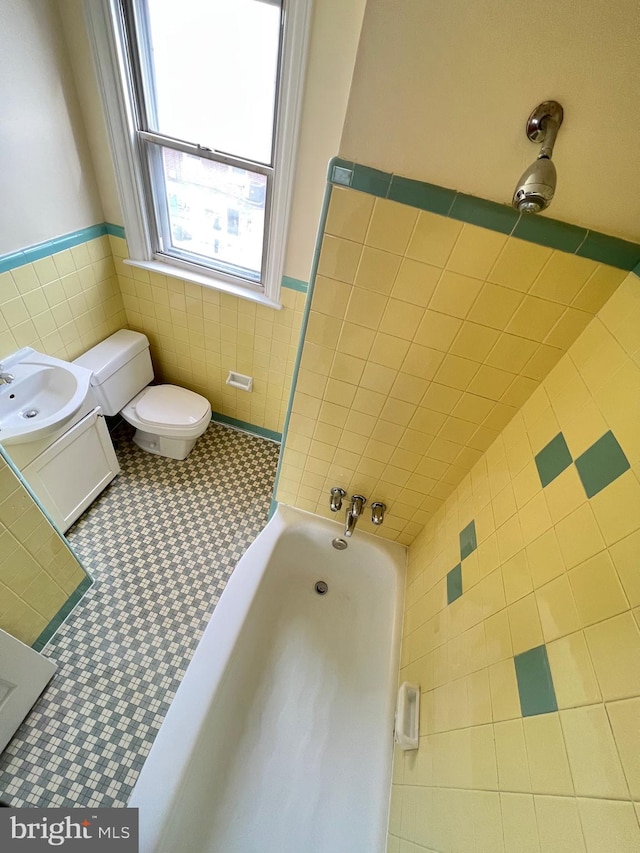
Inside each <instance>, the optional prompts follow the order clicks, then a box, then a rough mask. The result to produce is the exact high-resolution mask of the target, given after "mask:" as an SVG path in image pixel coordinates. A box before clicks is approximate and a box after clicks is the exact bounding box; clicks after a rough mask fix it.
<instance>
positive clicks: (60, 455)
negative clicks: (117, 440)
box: [22, 407, 120, 533]
mask: <svg viewBox="0 0 640 853" xmlns="http://www.w3.org/2000/svg"><path fill="white" fill-rule="evenodd" d="M119 471H120V466H119V465H118V460H117V458H116V454H115V451H114V449H113V444H112V442H111V437H110V435H109V431H108V429H107V425H106V423H105V419H104V416H103V415H102V412H101V409H100V408H99V407H96V408H94V409H92V410H91V411H90V412H89V413H88V414H85V415H84V417H83V418H82V419H81V420H80V421H78V422H77V423H75V424H74V425H73V426H72V427H71V428H70V429H68V430H67V431H66V432H64V433H63V434H62V435H61V436H60V437H59V438H57V439H56V440H55V441H54V442H53V444H50V445H49V446H48V447H47V448H46V449H44V450H43V451H42V452H41V453H40V454H39V455H38V456H37V457H36V458H35V459H33V461H31V462H29V464H28V465H26V466H25V467H23V468H22V475H23V477H24V478H25V480H26V481H27V483H28V484H29V485H30V486H31V488H32V489H33V491H34V492H35V494H36V495H37V496H38V499H39V500H40V503H41V504H42V505H43V507H44V508H45V509H46V511H47V512H48V513H49V515H50V516H51V518H52V520H53V521H54V522H55V524H56V525H57V527H58V528H59V529H60V530H61V531H62V532H63V533H64V531H65V530H67V529H68V528H69V527H70V526H71V525H72V524H73V522H74V521H75V520H76V519H77V518H78V517H79V516H80V515H81V513H82V512H84V510H85V509H86V508H87V507H88V506H89V504H90V503H91V502H92V501H93V500H95V498H96V497H97V496H98V495H99V494H100V492H101V491H102V490H103V489H104V488H105V486H107V485H108V484H109V483H110V482H111V480H113V478H114V477H115V476H116V474H117V473H118V472H119Z"/></svg>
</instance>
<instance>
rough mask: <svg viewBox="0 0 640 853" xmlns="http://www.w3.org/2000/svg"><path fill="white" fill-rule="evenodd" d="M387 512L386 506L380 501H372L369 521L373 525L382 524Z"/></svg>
mask: <svg viewBox="0 0 640 853" xmlns="http://www.w3.org/2000/svg"><path fill="white" fill-rule="evenodd" d="M386 511H387V505H386V504H383V503H382V501H374V502H373V503H372V504H371V521H372V522H373V524H376V525H378V524H382V522H383V521H384V514H385V512H386Z"/></svg>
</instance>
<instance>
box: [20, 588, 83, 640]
mask: <svg viewBox="0 0 640 853" xmlns="http://www.w3.org/2000/svg"><path fill="white" fill-rule="evenodd" d="M91 586H93V578H90V577H86V578H85V579H84V580H83V581H81V582H80V584H79V585H78V586H77V587H76V589H75V591H74V592H72V593H71V595H70V596H69V598H68V599H67V600H66V601H65V603H64V604H63V605H62V607H61V608H60V610H58V612H57V613H56V615H55V616H54V617H53V619H52V620H51V622H49V624H48V625H47V627H46V628H45V629H44V631H43V632H42V633H41V634H40V636H39V637H38V638H37V639H36V640H34V642H33V643H32V644H31V648H32V649H35V651H36V652H41V651H42V649H43V648H44V647H45V646H46V645H47V643H48V642H49V640H50V639H51V638H52V637H53V635H54V634H55V632H56V631H57V630H58V628H59V627H60V626H61V625H62V623H63V622H64V620H65V619H66V618H67V616H68V615H69V614H70V613H71V611H72V610H73V608H74V607H75V606H76V604H77V603H78V602H79V601H80V599H81V598H82V597H83V595H84V594H85V593H86V592H87V590H88V589H89V588H90V587H91Z"/></svg>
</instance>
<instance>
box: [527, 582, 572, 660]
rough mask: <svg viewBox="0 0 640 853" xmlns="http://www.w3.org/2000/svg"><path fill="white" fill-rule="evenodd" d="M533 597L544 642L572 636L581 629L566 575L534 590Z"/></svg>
mask: <svg viewBox="0 0 640 853" xmlns="http://www.w3.org/2000/svg"><path fill="white" fill-rule="evenodd" d="M535 597H536V602H537V604H538V613H539V614H540V623H541V625H542V634H543V636H544V639H545V642H547V643H548V642H551V640H557V639H558V637H564V636H566V635H567V634H572V633H573V632H574V631H577V630H578V628H581V627H582V625H581V621H580V618H579V616H578V611H577V609H576V605H575V602H574V599H573V594H572V592H571V587H570V585H569V581H568V580H567V577H566V575H561V576H560V577H559V578H555V580H552V581H550V582H549V583H548V584H545V585H544V586H541V587H539V588H538V589H536V593H535Z"/></svg>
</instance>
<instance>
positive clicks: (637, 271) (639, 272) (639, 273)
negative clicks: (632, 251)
mask: <svg viewBox="0 0 640 853" xmlns="http://www.w3.org/2000/svg"><path fill="white" fill-rule="evenodd" d="M633 272H634V275H637V276H638V277H639V278H640V264H638V265H637V266H636V267H634V269H633Z"/></svg>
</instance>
